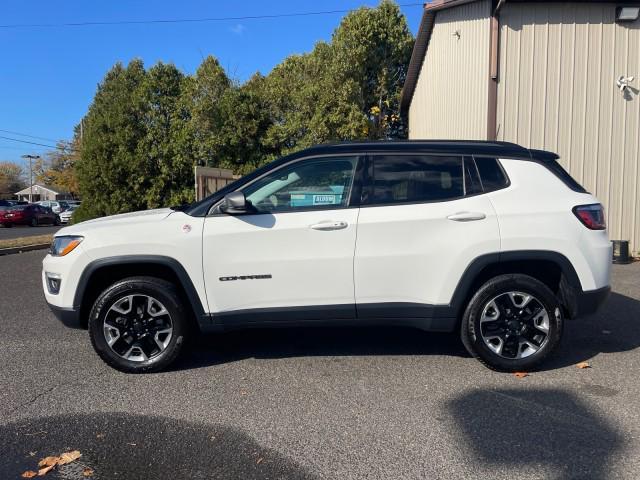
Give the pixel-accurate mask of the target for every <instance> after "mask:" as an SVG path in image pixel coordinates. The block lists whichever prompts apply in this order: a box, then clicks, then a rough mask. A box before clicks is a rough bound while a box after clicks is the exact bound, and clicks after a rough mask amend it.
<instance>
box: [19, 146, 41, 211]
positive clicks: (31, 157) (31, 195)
mask: <svg viewBox="0 0 640 480" xmlns="http://www.w3.org/2000/svg"><path fill="white" fill-rule="evenodd" d="M22 158H28V159H29V203H33V165H32V164H31V161H32V160H37V159H38V158H40V155H22Z"/></svg>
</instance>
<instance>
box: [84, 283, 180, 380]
mask: <svg viewBox="0 0 640 480" xmlns="http://www.w3.org/2000/svg"><path fill="white" fill-rule="evenodd" d="M185 311H186V309H185V308H184V305H183V302H182V300H181V299H180V296H179V295H178V292H177V291H176V288H175V286H174V285H173V284H171V283H170V282H167V281H165V280H161V279H158V278H155V277H133V278H127V279H124V280H121V281H119V282H117V283H115V284H113V285H111V286H110V287H109V288H107V289H106V290H105V291H104V292H103V293H102V294H101V295H100V297H98V299H97V300H96V302H95V304H94V305H93V309H92V311H91V316H90V318H89V336H90V337H91V343H92V344H93V347H94V349H95V350H96V352H97V353H98V355H100V357H101V358H102V360H104V361H105V362H106V363H107V364H109V365H110V366H112V367H113V368H116V369H117V370H120V371H122V372H126V373H146V372H156V371H159V370H162V369H164V368H166V367H167V366H169V365H170V364H171V363H172V362H173V361H174V360H175V359H176V358H177V357H178V355H179V353H180V351H181V349H182V345H183V344H184V341H185V337H186V334H187V318H186V317H185V313H184V312H185Z"/></svg>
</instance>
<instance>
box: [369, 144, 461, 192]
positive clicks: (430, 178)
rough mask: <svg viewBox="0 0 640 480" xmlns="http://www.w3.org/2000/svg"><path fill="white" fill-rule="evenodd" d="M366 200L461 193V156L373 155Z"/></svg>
mask: <svg viewBox="0 0 640 480" xmlns="http://www.w3.org/2000/svg"><path fill="white" fill-rule="evenodd" d="M371 177H372V178H371V185H372V189H371V191H370V192H369V194H368V195H367V197H368V198H367V201H366V203H369V204H394V203H419V202H431V201H443V200H450V199H454V198H460V197H463V196H464V173H463V163H462V157H457V156H451V157H449V156H438V155H420V156H417V155H416V156H413V155H397V156H374V157H373V169H372V170H371Z"/></svg>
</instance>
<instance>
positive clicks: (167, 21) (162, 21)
mask: <svg viewBox="0 0 640 480" xmlns="http://www.w3.org/2000/svg"><path fill="white" fill-rule="evenodd" d="M423 5H424V2H420V3H401V4H398V6H399V7H417V6H423ZM367 8H371V7H367ZM351 11H352V10H351V9H350V10H325V11H316V12H298V13H279V14H272V15H244V16H237V17H208V18H178V19H152V20H114V21H91V22H69V23H15V24H8V25H0V28H54V27H94V26H109V25H151V24H170V23H204V22H225V21H240V20H265V19H274V18H290V17H310V16H317V15H333V14H337V13H349V12H351Z"/></svg>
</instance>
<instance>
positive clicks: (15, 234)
mask: <svg viewBox="0 0 640 480" xmlns="http://www.w3.org/2000/svg"><path fill="white" fill-rule="evenodd" d="M61 228H62V227H52V226H44V225H43V226H39V227H29V226H23V225H16V226H13V227H11V228H6V227H0V240H6V239H12V238H20V237H34V236H36V235H47V234H50V235H53V234H54V233H56V232H57V231H58V230H60V229H61Z"/></svg>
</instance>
